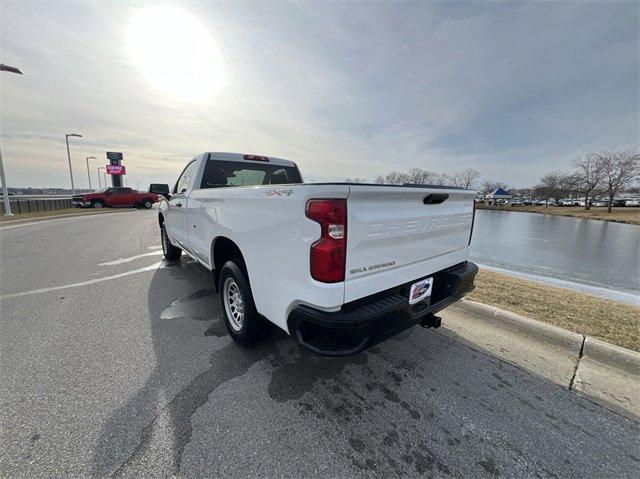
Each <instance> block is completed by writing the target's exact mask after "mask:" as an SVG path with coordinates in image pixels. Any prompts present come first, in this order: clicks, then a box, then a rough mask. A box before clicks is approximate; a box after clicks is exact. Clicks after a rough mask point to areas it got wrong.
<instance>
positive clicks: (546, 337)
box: [461, 299, 584, 352]
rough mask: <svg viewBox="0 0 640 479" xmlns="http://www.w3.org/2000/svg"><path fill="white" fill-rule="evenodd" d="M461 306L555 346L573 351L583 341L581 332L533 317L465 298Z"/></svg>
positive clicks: (578, 347) (502, 325) (580, 345)
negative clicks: (488, 314) (574, 331)
mask: <svg viewBox="0 0 640 479" xmlns="http://www.w3.org/2000/svg"><path fill="white" fill-rule="evenodd" d="M461 306H462V307H463V308H464V309H467V310H469V311H470V312H473V311H474V310H475V311H479V312H484V313H485V316H484V317H485V318H488V317H490V318H491V319H492V320H494V323H495V324H499V325H500V326H501V327H503V328H506V329H509V330H511V331H513V332H516V333H523V334H525V335H527V336H530V337H533V338H536V339H538V340H539V341H542V342H546V343H552V344H553V345H555V346H558V347H560V348H563V349H567V350H568V351H569V352H573V351H575V350H576V349H577V350H578V351H580V348H581V347H582V343H583V341H584V337H583V336H582V335H581V334H578V333H573V332H571V331H567V330H566V329H563V328H560V327H558V326H553V325H552V324H547V323H543V322H541V321H536V320H535V319H531V318H527V317H526V316H521V315H519V314H516V313H512V312H510V311H505V310H503V309H500V308H497V307H495V306H490V305H488V304H484V303H478V302H476V301H470V300H468V299H465V300H463V301H462V302H461ZM486 313H491V314H490V316H486Z"/></svg>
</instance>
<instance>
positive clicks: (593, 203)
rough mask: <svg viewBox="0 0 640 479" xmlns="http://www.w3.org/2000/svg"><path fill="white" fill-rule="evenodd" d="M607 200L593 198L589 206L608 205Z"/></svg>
mask: <svg viewBox="0 0 640 479" xmlns="http://www.w3.org/2000/svg"><path fill="white" fill-rule="evenodd" d="M608 205H609V202H608V201H604V200H593V201H592V202H591V206H600V207H601V206H608Z"/></svg>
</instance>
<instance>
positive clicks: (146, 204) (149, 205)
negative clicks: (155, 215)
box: [142, 200, 153, 209]
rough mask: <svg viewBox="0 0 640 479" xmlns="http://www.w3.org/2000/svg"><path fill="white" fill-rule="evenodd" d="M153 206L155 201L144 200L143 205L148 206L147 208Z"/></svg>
mask: <svg viewBox="0 0 640 479" xmlns="http://www.w3.org/2000/svg"><path fill="white" fill-rule="evenodd" d="M152 206H153V203H151V201H150V200H144V201H143V202H142V207H143V208H146V209H150V208H151V207H152Z"/></svg>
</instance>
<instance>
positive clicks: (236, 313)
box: [218, 260, 273, 346]
mask: <svg viewBox="0 0 640 479" xmlns="http://www.w3.org/2000/svg"><path fill="white" fill-rule="evenodd" d="M218 292H219V294H220V304H221V306H222V309H223V313H224V323H225V325H226V327H227V331H229V335H231V338H232V339H233V340H234V341H235V342H237V343H238V344H241V345H242V346H250V345H252V344H255V343H257V342H259V341H261V340H263V339H264V338H266V337H267V336H268V334H269V332H270V331H271V329H272V326H273V325H272V324H271V323H270V322H269V321H267V320H266V319H264V318H263V317H262V316H260V315H259V314H258V312H257V311H256V305H255V303H254V302H253V295H252V294H251V287H250V286H249V281H248V279H247V277H246V276H245V273H244V268H243V267H242V263H241V262H240V261H238V260H231V261H227V262H226V263H225V264H224V266H223V267H222V270H221V271H220V279H219V283H218Z"/></svg>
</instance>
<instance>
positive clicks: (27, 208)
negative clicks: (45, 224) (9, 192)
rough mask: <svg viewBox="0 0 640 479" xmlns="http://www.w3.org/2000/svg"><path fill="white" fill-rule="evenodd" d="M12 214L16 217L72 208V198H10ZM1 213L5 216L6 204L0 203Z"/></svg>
mask: <svg viewBox="0 0 640 479" xmlns="http://www.w3.org/2000/svg"><path fill="white" fill-rule="evenodd" d="M9 204H10V205H11V212H12V213H13V214H14V215H21V214H24V213H35V212H38V211H54V210H63V209H66V208H72V207H73V204H72V203H71V198H46V199H35V198H11V197H9ZM0 213H1V214H4V213H5V209H4V202H2V201H0Z"/></svg>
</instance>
